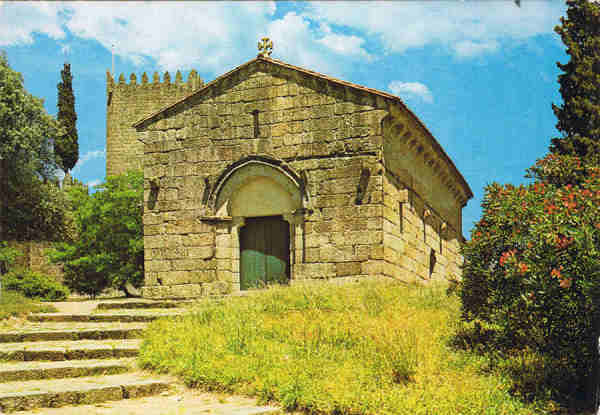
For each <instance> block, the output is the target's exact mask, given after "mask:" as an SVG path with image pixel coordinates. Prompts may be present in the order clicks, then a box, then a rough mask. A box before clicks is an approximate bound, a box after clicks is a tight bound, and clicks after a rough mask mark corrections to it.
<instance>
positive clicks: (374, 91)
mask: <svg viewBox="0 0 600 415" xmlns="http://www.w3.org/2000/svg"><path fill="white" fill-rule="evenodd" d="M257 61H264V62H269V63H271V64H274V65H277V66H281V67H284V68H288V69H292V70H294V71H298V72H301V73H303V74H306V75H309V76H314V77H317V78H321V79H324V80H327V81H329V82H332V83H334V84H338V85H342V86H347V87H349V88H353V89H357V90H360V91H365V92H368V93H370V94H373V95H379V96H381V97H384V98H387V99H390V100H392V101H394V102H397V103H398V104H400V106H401V107H402V109H404V110H405V111H406V112H407V113H408V114H409V115H410V116H411V118H412V119H413V120H414V121H415V122H416V123H417V124H418V125H419V126H421V128H423V130H424V131H425V133H426V134H427V135H428V136H429V138H430V139H431V143H432V145H433V147H434V148H435V149H436V150H437V151H439V153H440V154H441V155H442V157H443V158H444V159H445V161H446V162H447V163H448V165H449V166H450V168H451V169H452V170H453V172H454V173H455V174H456V176H457V177H458V178H459V181H460V182H461V184H462V186H463V188H464V189H465V191H466V193H467V197H468V198H469V199H471V198H472V197H473V192H472V191H471V188H470V187H469V184H468V183H467V181H466V180H465V179H464V177H463V176H462V174H461V173H460V172H459V171H458V169H457V168H456V166H455V165H454V163H453V162H452V159H450V157H448V155H447V154H446V152H445V151H444V149H443V148H442V146H441V145H440V143H438V141H437V140H436V139H435V137H434V136H433V134H431V132H430V131H429V129H428V128H427V127H426V126H425V124H423V122H422V121H421V120H420V119H419V117H417V116H416V115H415V114H414V113H413V112H412V111H411V110H410V109H409V108H408V107H407V106H406V105H405V104H404V102H403V101H402V99H400V97H397V96H396V95H392V94H390V93H388V92H384V91H379V90H377V89H373V88H367V87H366V86H362V85H358V84H354V83H352V82H348V81H342V80H341V79H336V78H333V77H331V76H327V75H324V74H322V73H319V72H315V71H311V70H309V69H305V68H301V67H299V66H294V65H290V64H289V63H286V62H282V61H280V60H277V59H273V58H270V57H266V56H261V55H259V56H257V57H256V58H254V59H251V60H249V61H248V62H246V63H243V64H241V65H240V66H238V67H236V68H234V69H232V70H231V71H229V72H227V73H225V74H223V75H221V76H219V77H217V78H215V79H214V80H212V81H211V82H208V83H207V84H205V85H204V86H203V87H202V88H200V89H197V90H196V91H194V92H192V93H190V94H189V95H187V96H185V97H183V98H182V99H180V100H178V101H175V102H174V103H172V104H170V105H167V106H166V107H164V108H162V109H160V110H158V111H156V112H155V113H153V114H150V115H149V116H147V117H145V118H142V119H141V120H139V121H137V122H136V123H135V124H133V127H135V128H138V127H140V126H142V125H143V124H145V123H146V122H148V121H152V120H153V119H154V118H156V117H157V116H158V115H160V114H162V113H163V112H165V111H168V110H169V109H171V108H174V107H176V106H178V105H179V104H181V103H183V102H185V101H187V100H188V99H190V98H191V97H193V96H196V95H198V94H201V93H203V92H204V91H206V90H207V89H209V88H211V87H212V86H213V85H215V84H217V83H218V82H219V81H220V80H222V79H224V78H227V77H228V76H230V75H231V74H233V73H235V72H237V71H239V70H241V69H243V68H245V67H247V66H250V65H251V64H253V63H254V62H257Z"/></svg>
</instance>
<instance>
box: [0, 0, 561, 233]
mask: <svg viewBox="0 0 600 415" xmlns="http://www.w3.org/2000/svg"><path fill="white" fill-rule="evenodd" d="M565 10H566V6H565V4H564V2H563V1H559V0H550V1H543V0H523V1H522V2H521V7H520V8H519V7H517V6H516V5H515V4H514V2H512V1H509V0H503V1H468V0H467V1H445V2H435V1H389V2H386V1H380V2H365V3H361V2H351V3H346V2H338V1H335V2H333V1H326V2H300V3H294V2H266V1H265V2H233V3H225V2H218V3H209V2H181V3H177V2H166V3H160V2H152V3H144V2H122V3H110V2H91V3H86V2H73V3H69V2H66V3H60V2H50V3H42V2H23V3H19V2H12V1H11V2H2V1H0V50H3V51H5V52H6V54H7V56H8V61H9V64H10V65H11V67H12V68H13V69H14V70H16V71H18V72H20V73H21V74H22V75H23V77H24V80H25V87H26V89H27V90H28V91H29V92H30V93H31V94H33V95H35V96H38V97H41V98H43V99H44V100H45V106H46V109H47V111H48V112H49V113H50V114H53V115H55V114H56V113H57V108H56V100H57V90H56V84H57V83H58V82H60V71H61V69H62V67H63V63H64V62H65V61H68V62H69V63H71V71H72V73H73V88H74V92H75V100H76V111H77V114H78V123H77V127H78V132H79V148H80V159H79V162H78V164H77V165H76V167H75V168H74V170H73V175H74V176H75V177H76V178H78V179H79V180H81V181H83V182H85V183H89V184H91V185H94V184H97V183H99V182H101V181H103V180H104V177H105V164H106V158H105V157H106V156H105V149H106V143H105V140H106V92H105V91H106V70H107V69H110V68H111V48H112V47H111V45H115V46H114V50H115V70H116V73H117V74H119V73H121V72H122V73H124V74H125V75H126V78H127V79H128V78H129V74H130V73H132V72H135V73H136V74H137V75H138V79H140V75H141V73H142V72H144V71H146V72H147V73H148V74H149V75H151V73H153V72H154V71H159V72H160V73H161V74H162V73H163V72H164V71H165V70H168V71H170V73H171V75H172V77H173V76H174V71H176V70H177V69H181V70H182V72H183V74H184V79H185V77H186V76H187V73H188V72H189V71H190V70H191V69H196V70H197V71H198V72H199V73H200V75H201V76H202V78H203V80H204V81H205V82H206V81H210V80H212V79H214V78H215V77H217V76H219V75H221V74H223V73H224V72H227V71H228V70H230V69H232V68H234V67H235V66H238V65H239V64H241V63H244V62H246V61H248V60H250V59H252V58H253V57H255V56H256V54H257V49H256V44H257V41H258V40H259V39H260V38H261V37H263V36H268V37H270V38H271V39H272V40H273V42H274V49H273V55H272V56H273V57H274V58H277V59H281V60H283V61H286V62H289V63H291V64H294V65H298V66H302V67H305V68H307V69H311V70H315V71H318V72H322V73H324V74H327V75H331V76H334V77H338V78H341V79H344V80H347V81H350V82H354V83H357V84H361V85H365V86H368V87H371V88H376V89H380V90H383V91H387V92H391V93H393V94H396V95H398V96H400V97H401V98H402V99H403V100H404V102H405V103H406V104H407V105H408V106H409V107H410V108H411V109H412V110H413V112H414V113H415V114H417V116H418V117H419V118H420V119H421V120H422V121H423V122H424V123H425V125H427V127H428V128H429V130H430V131H431V132H432V133H433V135H434V136H435V137H436V138H437V140H438V141H439V143H440V144H441V145H442V147H443V148H444V149H445V151H446V153H447V154H448V155H449V156H450V158H451V159H452V160H453V161H454V163H455V165H456V166H457V167H458V169H459V170H460V171H461V173H462V174H463V176H464V177H465V179H466V180H467V182H468V183H469V185H470V186H471V189H472V190H473V193H474V195H475V196H474V198H473V199H471V200H470V201H469V203H468V204H467V206H466V207H465V208H464V209H463V233H464V235H465V237H467V238H469V237H470V230H471V228H472V226H473V223H474V222H475V221H477V220H478V219H479V217H480V215H481V207H480V204H481V200H482V197H483V189H484V187H485V186H486V185H487V184H489V183H491V182H494V181H496V182H500V183H513V184H519V183H524V182H526V179H525V178H524V173H525V169H526V168H527V167H529V166H531V165H532V164H534V163H535V160H536V159H538V158H541V157H543V156H544V154H545V153H546V152H547V149H548V145H549V143H550V138H551V137H555V136H558V135H559V133H558V131H557V130H556V129H555V124H556V118H555V116H554V114H553V112H552V109H551V103H556V104H560V103H561V98H560V94H559V93H558V83H557V76H558V74H559V70H558V68H557V67H556V64H555V63H556V62H557V61H560V62H566V61H567V59H568V56H567V55H566V53H565V48H564V46H563V44H562V43H561V41H560V38H559V36H558V35H556V34H555V33H554V30H553V29H554V26H555V25H557V24H558V23H559V19H560V17H561V16H562V15H564V14H565Z"/></svg>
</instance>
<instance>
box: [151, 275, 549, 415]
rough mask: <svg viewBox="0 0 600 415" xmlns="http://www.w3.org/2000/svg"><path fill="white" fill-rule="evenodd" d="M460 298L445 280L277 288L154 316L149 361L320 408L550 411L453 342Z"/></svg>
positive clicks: (287, 403) (190, 377)
mask: <svg viewBox="0 0 600 415" xmlns="http://www.w3.org/2000/svg"><path fill="white" fill-rule="evenodd" d="M458 315H459V303H458V299H457V298H456V297H455V296H454V295H452V296H448V295H446V290H445V287H444V286H429V287H422V286H408V287H407V286H403V285H400V284H390V283H375V282H365V283H360V284H353V285H343V286H337V285H333V284H320V285H310V286H302V287H275V288H269V289H267V290H265V291H264V292H262V293H260V294H259V295H252V296H247V297H238V298H228V299H224V300H220V301H205V302H202V303H200V304H199V305H198V306H197V307H196V308H195V309H194V312H193V313H192V314H191V315H187V316H182V317H177V318H173V319H168V320H160V321H156V322H154V323H152V324H151V325H150V326H149V328H148V330H147V333H146V338H145V340H144V342H143V344H142V347H141V353H140V358H139V359H140V363H141V364H142V365H143V366H144V367H146V368H153V369H155V370H159V371H163V372H170V373H173V374H177V375H179V376H180V377H181V378H183V379H184V380H185V382H186V383H187V384H188V385H192V386H198V387H200V388H203V389H205V390H216V391H226V392H235V393H241V394H246V395H249V396H255V397H258V398H260V399H261V400H262V401H263V402H267V401H271V402H278V403H279V404H280V405H282V406H283V407H284V408H286V409H287V410H303V411H305V412H308V413H315V414H317V413H318V414H435V415H441V414H477V415H480V414H511V415H512V414H534V413H544V412H543V411H541V410H536V409H534V408H533V407H532V406H528V405H526V404H524V403H522V402H521V401H519V400H518V399H516V398H514V397H513V396H511V395H510V394H509V393H508V390H509V388H510V381H509V380H508V379H507V378H505V377H502V376H500V375H495V374H490V373H484V372H483V371H482V367H483V366H485V361H484V360H485V358H484V357H482V356H478V355H475V354H469V353H466V352H463V351H457V350H454V349H452V348H451V347H450V346H449V344H450V339H451V337H452V336H453V335H454V332H455V329H456V324H457V319H458Z"/></svg>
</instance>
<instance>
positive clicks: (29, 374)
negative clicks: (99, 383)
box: [0, 359, 135, 382]
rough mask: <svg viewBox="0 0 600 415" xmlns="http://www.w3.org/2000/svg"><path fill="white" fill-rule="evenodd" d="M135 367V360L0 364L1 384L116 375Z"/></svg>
mask: <svg viewBox="0 0 600 415" xmlns="http://www.w3.org/2000/svg"><path fill="white" fill-rule="evenodd" d="M133 367H135V359H105V360H97V359H92V360H72V361H57V362H38V361H32V362H18V363H0V382H16V381H27V380H40V379H57V378H75V377H85V376H96V375H116V374H119V373H125V372H129V371H131V369H132V368H133Z"/></svg>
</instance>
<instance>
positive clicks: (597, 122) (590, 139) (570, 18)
mask: <svg viewBox="0 0 600 415" xmlns="http://www.w3.org/2000/svg"><path fill="white" fill-rule="evenodd" d="M567 5H568V9H567V18H564V17H563V18H561V23H562V25H561V26H557V27H556V29H555V31H556V33H558V34H559V35H560V36H561V38H562V41H563V43H564V44H565V46H566V47H567V54H569V56H570V60H569V62H567V63H566V64H561V63H557V65H558V67H559V69H561V70H562V71H563V73H562V74H561V75H559V77H558V81H559V83H560V93H561V95H562V98H563V105H561V106H556V105H553V109H554V113H555V114H556V117H557V118H558V124H557V125H556V128H557V129H558V130H559V131H562V132H563V134H564V136H563V137H561V138H555V139H553V140H552V147H551V150H552V152H554V153H556V154H570V155H573V156H579V157H582V158H584V159H587V161H588V162H590V161H592V162H594V163H595V164H598V162H599V161H600V158H599V157H598V156H599V155H600V94H598V85H600V4H598V3H597V2H591V1H589V0H569V1H567Z"/></svg>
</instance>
